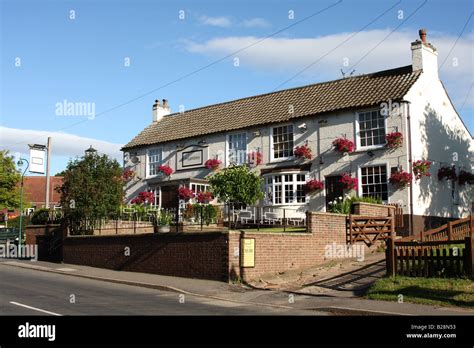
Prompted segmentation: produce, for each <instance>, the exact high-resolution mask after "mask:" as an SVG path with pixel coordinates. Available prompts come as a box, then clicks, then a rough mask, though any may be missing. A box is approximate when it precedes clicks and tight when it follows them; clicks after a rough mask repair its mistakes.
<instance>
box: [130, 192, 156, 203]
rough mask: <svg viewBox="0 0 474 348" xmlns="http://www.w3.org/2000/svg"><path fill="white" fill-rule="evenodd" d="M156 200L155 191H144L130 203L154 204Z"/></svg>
mask: <svg viewBox="0 0 474 348" xmlns="http://www.w3.org/2000/svg"><path fill="white" fill-rule="evenodd" d="M154 201H155V195H154V194H153V192H148V191H142V192H140V193H139V194H138V196H137V197H135V198H134V199H132V200H131V201H130V203H132V204H152V203H153V202H154Z"/></svg>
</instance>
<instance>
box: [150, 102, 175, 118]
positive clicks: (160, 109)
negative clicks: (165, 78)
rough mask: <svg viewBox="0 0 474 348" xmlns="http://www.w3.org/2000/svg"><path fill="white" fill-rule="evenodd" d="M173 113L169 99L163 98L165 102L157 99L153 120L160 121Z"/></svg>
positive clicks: (154, 105)
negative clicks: (161, 102)
mask: <svg viewBox="0 0 474 348" xmlns="http://www.w3.org/2000/svg"><path fill="white" fill-rule="evenodd" d="M169 114H171V109H170V107H169V105H168V100H166V99H163V104H160V101H159V100H158V99H157V100H155V103H154V104H153V122H159V121H161V120H162V119H163V117H165V116H166V115H169Z"/></svg>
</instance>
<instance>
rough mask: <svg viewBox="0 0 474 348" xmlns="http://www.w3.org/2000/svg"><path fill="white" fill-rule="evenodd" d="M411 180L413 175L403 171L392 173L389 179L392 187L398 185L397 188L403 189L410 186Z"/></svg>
mask: <svg viewBox="0 0 474 348" xmlns="http://www.w3.org/2000/svg"><path fill="white" fill-rule="evenodd" d="M412 180H413V175H412V174H411V173H408V172H405V171H403V170H399V171H396V172H393V173H392V175H390V179H389V181H390V183H391V184H392V185H398V186H399V187H405V186H408V185H410V184H411V181H412Z"/></svg>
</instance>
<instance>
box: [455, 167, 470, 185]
mask: <svg viewBox="0 0 474 348" xmlns="http://www.w3.org/2000/svg"><path fill="white" fill-rule="evenodd" d="M458 182H459V186H464V185H465V184H469V185H473V184H474V174H472V173H469V172H466V171H465V170H461V171H460V172H459V177H458Z"/></svg>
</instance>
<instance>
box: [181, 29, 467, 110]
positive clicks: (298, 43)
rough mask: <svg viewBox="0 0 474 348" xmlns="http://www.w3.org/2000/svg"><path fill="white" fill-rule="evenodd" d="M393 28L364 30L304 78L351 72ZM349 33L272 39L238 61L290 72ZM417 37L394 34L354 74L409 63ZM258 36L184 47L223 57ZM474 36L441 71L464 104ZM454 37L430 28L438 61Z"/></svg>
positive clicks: (241, 54)
mask: <svg viewBox="0 0 474 348" xmlns="http://www.w3.org/2000/svg"><path fill="white" fill-rule="evenodd" d="M389 33H390V30H389V29H385V30H370V31H363V32H360V33H359V34H357V35H355V36H354V37H353V38H352V39H350V40H349V41H348V42H346V43H344V44H343V45H342V46H340V47H338V48H337V49H335V50H334V51H333V52H332V53H330V54H328V55H327V56H325V57H324V58H322V59H321V60H320V61H319V62H318V63H317V64H315V65H314V66H313V67H311V68H310V69H308V70H307V71H305V72H304V74H302V76H301V78H302V79H303V80H304V82H302V83H309V82H318V81H324V80H328V79H335V78H340V77H341V73H340V69H341V68H342V69H343V70H345V71H347V70H348V68H349V67H350V66H352V65H353V64H355V63H356V62H357V61H358V60H359V59H360V58H361V57H363V56H364V55H365V54H366V53H367V52H368V51H369V50H371V49H372V48H373V47H374V46H376V45H377V44H378V43H379V42H380V41H382V40H383V39H384V37H385V36H387V35H388V34H389ZM351 35H353V33H338V34H332V35H326V36H320V37H314V38H268V39H266V40H264V41H262V42H260V43H258V44H256V45H255V46H252V47H250V48H248V49H245V50H243V51H241V52H239V53H238V56H239V59H240V65H241V66H242V67H245V66H247V67H252V68H254V69H258V70H262V71H267V72H280V73H284V74H287V76H288V77H291V76H293V75H294V74H296V73H297V72H298V71H300V70H301V69H303V68H304V67H306V66H307V65H309V64H311V63H312V62H314V61H316V60H318V59H320V57H322V56H324V55H326V54H327V53H328V52H330V51H331V50H333V49H334V48H335V47H336V46H338V45H339V44H340V43H341V42H343V41H344V40H346V39H347V38H349V37H350V36H351ZM417 37H418V33H417V32H416V31H409V32H408V31H402V32H395V33H393V34H392V35H391V36H389V37H388V38H387V39H386V40H385V41H384V42H383V43H382V44H380V45H379V46H378V47H377V48H376V49H374V50H373V51H372V52H371V53H370V54H369V55H368V56H367V57H365V58H364V59H363V60H362V61H361V62H360V64H358V65H357V66H356V67H355V69H356V72H355V74H356V75H357V74H364V73H369V72H374V71H379V70H384V69H390V68H394V67H398V66H404V65H409V64H411V50H410V43H411V42H412V41H414V39H416V38H417ZM259 39H261V38H259V37H254V36H231V37H221V38H214V39H211V40H208V41H205V42H200V43H199V42H192V41H191V42H188V43H187V44H186V49H187V50H188V51H190V52H194V53H199V54H206V55H211V56H224V55H228V54H231V53H232V52H235V51H237V50H239V49H241V48H242V47H245V46H248V45H250V44H252V43H254V42H255V41H257V40H259ZM473 39H474V35H473V34H472V33H471V34H468V35H465V36H464V37H463V38H461V39H460V40H459V41H458V43H457V45H456V47H455V49H454V50H453V52H452V53H451V55H450V57H449V58H448V60H447V61H446V63H445V64H444V66H443V69H442V70H441V78H442V79H443V81H444V82H446V84H447V85H448V86H449V87H451V86H452V87H451V88H450V90H449V92H450V93H451V95H452V96H453V97H454V99H455V103H462V101H463V100H464V98H465V96H466V91H467V90H468V89H469V86H470V85H471V83H472V80H473V71H474V69H473V68H474V67H473V59H472V58H473V47H474V46H473V42H474V40H473ZM455 40H456V37H454V36H450V35H444V34H442V33H433V34H430V33H428V41H430V42H432V43H433V44H434V46H435V47H436V48H437V49H438V53H439V57H438V60H439V64H441V62H443V60H444V59H445V57H446V55H447V53H448V52H449V50H450V49H451V47H452V45H453V43H454V42H455ZM453 58H457V62H458V65H457V66H455V65H454V64H453V62H454V61H453ZM345 60H347V61H348V65H349V66H347V67H346V66H344V65H343V64H344V61H345ZM308 80H309V81H308ZM296 81H298V80H296ZM451 82H452V83H451ZM449 87H448V88H449ZM461 99H462V100H461ZM459 100H461V101H460V102H459ZM472 100H473V98H470V100H469V101H468V102H467V104H466V107H467V106H469V105H468V104H471V105H472Z"/></svg>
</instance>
